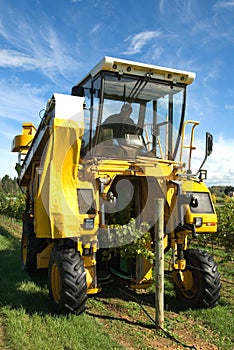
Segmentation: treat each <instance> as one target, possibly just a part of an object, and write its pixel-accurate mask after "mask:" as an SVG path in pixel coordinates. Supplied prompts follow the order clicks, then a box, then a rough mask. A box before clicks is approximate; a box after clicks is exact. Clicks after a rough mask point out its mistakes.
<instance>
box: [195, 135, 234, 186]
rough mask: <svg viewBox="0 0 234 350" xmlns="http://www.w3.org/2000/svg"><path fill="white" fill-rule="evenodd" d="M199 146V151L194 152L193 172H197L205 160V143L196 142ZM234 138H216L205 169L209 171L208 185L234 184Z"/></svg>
mask: <svg viewBox="0 0 234 350" xmlns="http://www.w3.org/2000/svg"><path fill="white" fill-rule="evenodd" d="M195 143H196V145H198V147H197V150H196V151H194V157H193V162H192V164H193V170H194V171H197V170H198V169H199V167H200V164H201V163H202V160H203V159H204V154H205V152H204V149H205V143H204V140H203V141H199V140H196V141H195ZM233 151H234V138H232V139H224V138H223V137H216V138H215V140H214V147H213V152H212V154H211V155H210V157H208V159H207V161H206V163H205V165H204V167H203V168H204V169H207V172H208V179H207V181H206V182H207V184H208V185H209V186H211V185H231V184H234V162H233Z"/></svg>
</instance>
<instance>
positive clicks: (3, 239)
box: [0, 226, 123, 350]
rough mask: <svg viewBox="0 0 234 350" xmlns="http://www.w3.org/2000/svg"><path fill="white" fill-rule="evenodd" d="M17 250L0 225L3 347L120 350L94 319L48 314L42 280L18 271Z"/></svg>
mask: <svg viewBox="0 0 234 350" xmlns="http://www.w3.org/2000/svg"><path fill="white" fill-rule="evenodd" d="M19 251H20V243H19V240H18V239H17V238H15V237H14V236H12V235H10V234H9V233H8V231H7V230H6V229H5V228H3V227H1V226H0V286H1V288H0V317H1V319H2V323H3V326H4V333H5V334H4V338H5V339H4V340H5V344H6V348H7V346H9V347H10V349H17V350H21V349H22V350H23V349H24V350H25V349H26V350H27V349H30V350H34V349H35V350H47V349H48V350H51V349H56V350H60V349H61V350H65V349H67V350H69V349H72V350H76V349H77V350H82V349H85V350H87V349H123V348H122V347H121V346H119V344H118V343H117V342H115V341H114V340H113V339H111V338H110V336H109V335H108V333H107V332H105V330H104V329H103V328H102V326H101V324H100V322H99V321H98V320H96V319H95V318H94V317H91V316H88V315H86V314H84V315H81V316H79V317H77V316H75V315H69V316H68V317H65V316H55V315H52V314H51V312H50V303H49V298H48V290H47V285H46V279H45V278H44V277H43V276H40V278H38V281H36V282H35V281H32V280H30V278H29V277H27V275H25V274H24V273H23V272H21V269H20V257H19Z"/></svg>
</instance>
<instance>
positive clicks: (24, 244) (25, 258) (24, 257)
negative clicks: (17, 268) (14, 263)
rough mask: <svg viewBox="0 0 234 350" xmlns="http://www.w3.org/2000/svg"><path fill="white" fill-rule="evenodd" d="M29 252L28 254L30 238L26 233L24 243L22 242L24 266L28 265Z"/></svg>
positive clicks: (23, 238)
mask: <svg viewBox="0 0 234 350" xmlns="http://www.w3.org/2000/svg"><path fill="white" fill-rule="evenodd" d="M27 254H28V238H27V235H26V234H23V237H22V243H21V256H22V263H23V265H24V266H25V265H26V261H27Z"/></svg>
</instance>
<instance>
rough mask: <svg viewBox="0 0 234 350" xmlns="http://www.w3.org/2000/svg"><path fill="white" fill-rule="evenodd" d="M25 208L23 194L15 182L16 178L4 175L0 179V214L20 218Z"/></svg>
mask: <svg viewBox="0 0 234 350" xmlns="http://www.w3.org/2000/svg"><path fill="white" fill-rule="evenodd" d="M24 208H25V200H24V194H23V193H22V191H21V190H20V188H19V186H18V184H17V178H14V179H11V178H10V176H8V175H5V176H4V177H3V178H2V179H0V215H5V216H7V217H10V218H14V219H17V220H20V219H21V218H22V215H23V212H24Z"/></svg>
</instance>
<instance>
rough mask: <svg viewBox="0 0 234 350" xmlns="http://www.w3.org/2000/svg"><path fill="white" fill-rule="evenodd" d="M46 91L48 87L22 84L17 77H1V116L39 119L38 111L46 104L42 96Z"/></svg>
mask: <svg viewBox="0 0 234 350" xmlns="http://www.w3.org/2000/svg"><path fill="white" fill-rule="evenodd" d="M46 92H47V90H46V87H44V88H35V87H33V86H31V85H30V84H21V83H20V82H19V81H18V80H17V79H10V80H7V79H1V80H0V105H1V110H0V117H2V118H7V119H11V120H15V121H20V122H22V121H30V120H35V121H38V119H39V117H38V112H39V111H40V110H41V109H42V108H44V106H45V105H46V100H45V99H44V98H43V97H42V96H43V95H44V94H45V93H46ZM50 97H51V96H48V98H50Z"/></svg>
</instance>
